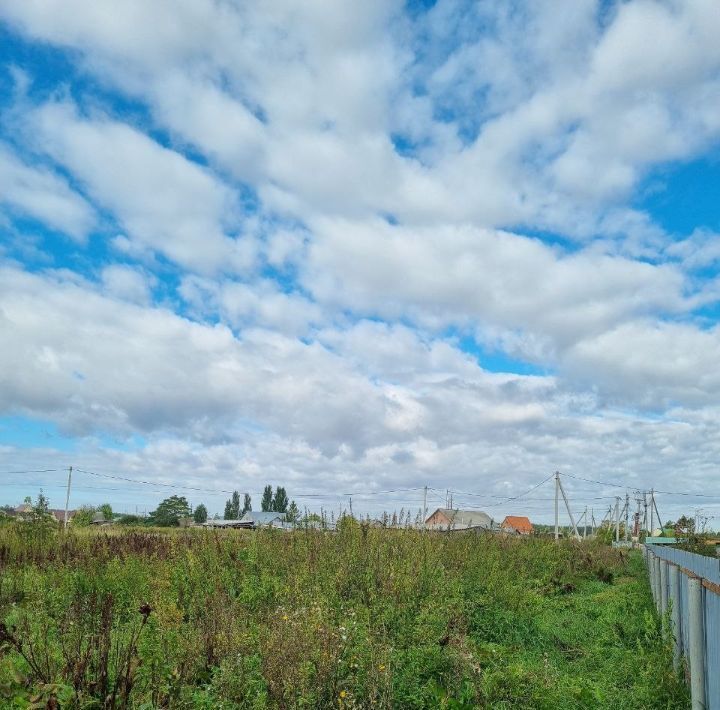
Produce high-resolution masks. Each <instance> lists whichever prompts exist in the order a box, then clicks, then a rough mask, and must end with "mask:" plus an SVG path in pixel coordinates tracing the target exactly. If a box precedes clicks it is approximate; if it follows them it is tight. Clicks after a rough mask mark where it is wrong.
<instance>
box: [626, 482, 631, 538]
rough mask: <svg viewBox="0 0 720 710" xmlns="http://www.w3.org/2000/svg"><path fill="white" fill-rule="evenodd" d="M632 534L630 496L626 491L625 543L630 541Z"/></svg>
mask: <svg viewBox="0 0 720 710" xmlns="http://www.w3.org/2000/svg"><path fill="white" fill-rule="evenodd" d="M629 532H630V494H629V493H628V492H627V491H625V542H627V541H628V533H629Z"/></svg>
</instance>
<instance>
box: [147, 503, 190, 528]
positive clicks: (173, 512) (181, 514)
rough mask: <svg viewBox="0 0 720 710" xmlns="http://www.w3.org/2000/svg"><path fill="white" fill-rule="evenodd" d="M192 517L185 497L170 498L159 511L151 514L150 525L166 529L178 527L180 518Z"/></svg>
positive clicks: (161, 505)
mask: <svg viewBox="0 0 720 710" xmlns="http://www.w3.org/2000/svg"><path fill="white" fill-rule="evenodd" d="M189 515H190V505H189V504H188V502H187V500H186V498H185V497H184V496H170V498H166V499H165V500H164V501H163V502H162V503H160V505H158V507H157V510H153V512H152V513H150V523H151V524H152V525H158V526H160V527H164V528H171V527H177V526H178V525H179V523H180V518H186V517H188V516H189Z"/></svg>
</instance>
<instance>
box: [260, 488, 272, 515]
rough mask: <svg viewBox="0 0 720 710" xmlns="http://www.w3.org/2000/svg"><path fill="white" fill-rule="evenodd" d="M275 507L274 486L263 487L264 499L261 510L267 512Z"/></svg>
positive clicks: (261, 502)
mask: <svg viewBox="0 0 720 710" xmlns="http://www.w3.org/2000/svg"><path fill="white" fill-rule="evenodd" d="M272 509H273V490H272V486H265V488H264V489H263V495H262V500H261V501H260V510H262V511H264V512H267V511H270V510H272Z"/></svg>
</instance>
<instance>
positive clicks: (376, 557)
mask: <svg viewBox="0 0 720 710" xmlns="http://www.w3.org/2000/svg"><path fill="white" fill-rule="evenodd" d="M169 500H170V499H169ZM164 502H165V501H164ZM161 507H162V504H161V506H159V507H158V510H160V508H161ZM173 507H175V506H173ZM156 513H157V511H156ZM610 581H612V583H610ZM146 603H148V604H149V607H145V606H144V605H145V604H146ZM142 610H144V611H142ZM0 623H2V624H3V626H0V707H8V708H10V707H18V708H25V707H31V706H33V705H32V703H35V705H34V706H35V707H62V708H100V707H116V708H121V707H129V708H147V709H148V710H150V709H151V708H161V707H167V708H171V707H172V708H188V709H189V708H201V709H203V708H204V709H207V710H210V709H213V710H215V709H216V708H218V709H220V710H223V709H227V710H230V709H231V708H329V707H338V708H360V707H377V708H451V709H455V710H459V709H465V708H485V707H487V708H508V709H509V708H513V709H514V708H520V709H528V710H529V709H531V708H532V709H536V708H539V709H541V710H542V709H547V710H551V709H554V708H558V707H563V708H570V709H576V708H577V709H580V708H588V709H594V708H626V709H628V710H629V709H630V708H668V709H669V708H686V707H688V697H687V691H686V689H685V687H684V686H683V684H682V683H681V682H680V679H679V678H678V677H677V676H676V675H675V674H674V673H673V671H672V661H671V659H672V655H671V649H670V648H669V647H668V645H667V641H666V640H665V639H664V637H663V635H662V633H661V629H660V626H659V623H658V620H657V618H656V616H655V614H654V612H653V606H652V601H651V599H650V595H649V592H648V586H647V580H646V578H645V573H644V569H643V566H642V561H641V559H640V556H639V555H637V554H636V553H631V554H630V555H628V553H627V552H624V551H619V550H613V549H612V548H610V547H607V546H603V545H598V544H595V543H592V542H586V543H582V544H578V543H575V542H573V541H562V542H561V543H560V544H554V543H553V542H552V541H550V540H545V539H542V538H531V539H507V538H496V537H492V536H482V535H475V534H462V533H454V534H452V535H449V534H442V533H423V532H421V531H417V530H412V529H402V528H400V529H391V530H383V529H373V528H370V527H369V526H368V525H367V524H361V523H358V522H357V521H355V520H353V519H351V518H349V517H343V518H341V521H340V522H339V526H338V532H336V533H326V532H322V531H316V530H302V529H300V530H298V531H296V532H293V533H286V532H279V531H273V530H264V531H256V532H246V531H235V530H231V531H213V530H205V529H188V530H181V529H177V530H141V529H133V530H118V529H115V530H109V531H108V530H97V529H91V530H83V529H78V530H71V531H70V532H69V533H67V534H62V535H60V534H56V535H53V536H51V537H42V536H39V535H37V534H36V532H35V529H34V526H32V525H27V524H25V523H13V524H11V525H6V526H3V527H2V528H0ZM108 697H110V698H111V699H112V700H111V701H108Z"/></svg>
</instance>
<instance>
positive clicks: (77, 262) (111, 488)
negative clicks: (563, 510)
mask: <svg viewBox="0 0 720 710" xmlns="http://www.w3.org/2000/svg"><path fill="white" fill-rule="evenodd" d="M718 37H720V9H718V5H717V0H628V1H626V2H609V1H607V0H606V1H603V2H600V1H596V0H526V1H525V2H519V1H514V2H495V1H491V0H488V1H483V0H480V1H478V2H464V1H463V0H438V1H437V2H432V0H425V1H424V2H412V3H402V2H399V1H397V0H367V1H366V2H356V1H354V0H352V1H351V0H335V1H334V2H332V3H328V2H326V1H325V0H305V1H304V2H295V1H293V0H266V1H264V2H261V3H258V2H241V1H239V0H238V1H236V0H152V1H148V0H124V2H121V3H118V2H114V1H111V0H95V2H92V3H88V2H86V0H23V2H18V1H17V0H0V476H2V480H1V481H0V483H2V486H1V487H0V490H1V491H2V495H1V497H2V499H3V500H2V501H0V502H16V501H18V500H21V499H22V497H24V496H25V495H28V494H33V495H34V494H35V493H36V492H37V489H38V488H40V487H41V486H42V487H43V488H44V490H45V491H46V493H48V494H49V496H50V499H51V503H52V504H55V505H56V506H58V507H59V506H61V505H62V504H63V503H64V494H63V492H62V485H63V480H64V476H65V473H64V471H63V469H65V467H67V466H69V465H71V464H72V465H73V466H75V467H76V468H77V469H80V471H82V473H80V472H78V473H77V474H76V476H75V492H74V495H73V501H72V502H73V503H75V504H80V503H85V502H100V501H102V500H106V499H110V500H111V501H113V502H115V504H116V508H119V509H123V508H124V509H126V510H133V509H135V507H137V508H138V509H146V508H152V507H153V506H154V505H155V504H156V503H157V501H158V500H160V499H161V498H162V497H164V496H165V495H166V494H167V493H168V492H173V491H174V492H179V493H185V494H186V495H187V496H188V497H189V498H190V500H191V501H192V502H194V503H196V504H197V503H198V502H200V501H201V500H203V501H205V502H206V503H207V504H208V507H210V509H211V510H219V509H221V508H222V504H223V501H224V499H225V498H226V497H227V496H226V495H225V494H224V493H222V492H218V491H224V490H231V489H234V488H237V489H239V490H240V491H245V490H247V491H249V492H251V493H252V494H253V495H254V496H256V495H257V492H258V491H260V490H261V489H262V487H263V485H264V484H265V483H273V484H284V485H285V486H286V488H287V489H288V492H289V494H290V496H291V497H294V498H296V499H297V500H298V503H299V504H300V505H301V506H303V505H307V506H309V507H312V508H317V507H319V506H320V505H323V506H324V507H327V508H332V509H337V508H338V507H339V506H343V505H346V504H347V502H348V498H347V496H345V495H343V494H347V493H354V494H355V496H354V498H353V504H354V507H355V508H356V510H362V511H364V510H368V511H373V510H378V509H379V508H382V507H383V506H384V507H386V508H388V509H392V508H397V509H399V508H400V507H401V506H404V507H406V508H407V507H411V508H413V510H417V508H418V506H419V504H420V500H421V498H422V493H421V492H419V491H417V490H398V489H415V488H418V487H422V486H424V485H428V486H430V487H431V489H432V490H431V492H430V497H429V500H428V505H429V507H435V505H436V504H437V505H439V504H441V503H442V501H443V500H444V498H445V490H446V489H452V490H455V491H458V492H457V493H456V494H455V496H454V500H455V503H456V504H459V505H461V506H472V507H477V508H482V509H486V510H488V511H489V512H491V513H492V514H493V515H495V516H497V517H501V516H502V515H504V514H505V513H517V514H522V513H524V512H527V513H529V514H530V515H531V517H533V518H535V519H538V520H548V519H550V517H551V511H552V502H551V500H550V499H551V498H552V487H551V482H550V483H548V484H546V485H544V486H541V487H540V488H539V489H537V491H534V492H533V493H531V494H528V495H526V496H524V497H522V498H520V499H519V500H517V501H508V500H507V499H508V498H513V497H515V496H518V495H519V494H522V493H524V492H525V491H526V490H527V489H529V488H530V487H532V486H534V485H536V484H537V483H539V482H540V481H542V480H543V479H545V478H546V477H547V476H549V475H550V474H552V473H553V471H555V470H556V469H559V470H561V471H562V472H564V473H567V474H572V475H574V476H578V477H581V478H589V479H593V480H600V481H607V482H608V483H609V485H598V484H595V483H589V482H587V481H582V480H579V479H578V478H575V479H572V478H569V477H568V479H566V486H567V488H568V489H569V491H570V492H571V498H572V501H573V507H574V508H575V509H576V510H584V507H585V505H587V506H590V507H593V508H594V509H595V511H596V515H598V513H599V516H598V517H602V514H603V513H604V512H605V509H606V508H607V507H608V506H609V505H610V504H611V502H612V501H613V500H614V499H613V496H614V495H616V494H620V495H624V494H625V487H627V488H628V490H629V491H630V493H631V495H632V492H633V491H634V490H636V489H644V488H650V487H652V486H654V487H655V488H657V489H660V490H665V491H671V492H678V493H692V494H697V493H702V494H705V495H706V496H712V495H716V496H717V497H715V498H712V497H708V498H700V497H695V496H678V495H675V494H672V495H671V494H662V495H660V496H659V497H658V506H659V507H660V509H661V512H663V511H665V512H663V516H664V517H672V516H674V515H677V514H679V513H680V512H683V511H686V510H689V511H693V510H694V509H695V508H696V507H702V508H703V510H705V511H706V512H707V513H708V514H709V515H715V514H717V515H719V516H720V478H719V477H718V458H719V456H720V369H719V367H718V363H719V361H720V328H719V327H718V314H719V313H720V309H719V303H720V279H719V278H718V267H719V266H720V240H719V239H718V232H719V231H720V207H719V205H720V202H719V198H720V195H719V194H718V193H719V189H720V163H719V162H718V158H719V157H720V150H719V149H720V42H718V39H717V38H718ZM41 469H54V470H49V471H45V472H42V473H35V472H34V471H39V470H41ZM27 471H33V473H25V472H27ZM88 472H92V473H94V474H101V475H92V473H88ZM107 476H118V477H125V478H131V479H142V480H147V481H150V482H153V483H154V485H151V486H148V485H142V484H139V483H128V482H124V481H121V480H118V479H117V478H116V479H112V478H107ZM160 484H173V485H178V486H187V487H188V489H187V490H185V489H179V488H178V489H172V488H169V487H168V485H166V486H162V485H160ZM613 486H617V487H616V488H614V487H613ZM192 488H197V489H201V490H199V491H195V490H192ZM388 490H391V491H394V492H393V493H385V494H378V495H372V494H373V493H376V494H377V493H379V492H380V491H388ZM213 491H215V492H213ZM470 493H472V494H475V495H472V496H470V495H468V494H470ZM314 494H315V495H314ZM313 495H314V497H313ZM633 505H634V504H633ZM666 513H667V514H666ZM718 524H719V525H720V518H718Z"/></svg>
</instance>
